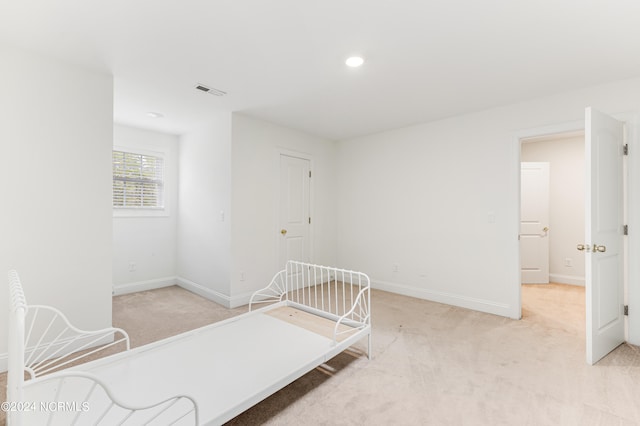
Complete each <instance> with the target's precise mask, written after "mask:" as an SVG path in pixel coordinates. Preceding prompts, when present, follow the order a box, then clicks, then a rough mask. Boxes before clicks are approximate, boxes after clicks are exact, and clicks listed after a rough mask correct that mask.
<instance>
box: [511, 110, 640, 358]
mask: <svg viewBox="0 0 640 426" xmlns="http://www.w3.org/2000/svg"><path fill="white" fill-rule="evenodd" d="M586 108H587V106H586V105H585V107H584V108H583V111H582V112H583V113H584V110H585V109H586ZM609 115H610V116H611V117H613V118H615V119H617V120H619V121H622V122H623V123H624V124H625V135H624V137H625V141H626V143H627V144H629V146H630V150H634V149H637V148H635V145H636V144H634V143H633V140H635V133H634V132H635V129H636V121H637V114H634V113H621V114H609ZM584 130H585V122H584V120H579V121H568V122H564V123H558V124H554V125H549V126H540V127H534V128H530V129H525V130H520V131H517V132H516V133H515V135H514V142H515V143H514V145H515V147H516V149H515V157H516V159H515V160H516V161H515V166H517V170H515V171H514V176H515V177H516V182H517V185H516V191H517V197H518V198H517V200H518V203H517V206H516V217H515V218H514V219H515V220H516V222H515V226H516V228H515V229H517V230H518V233H517V235H519V233H520V198H521V197H522V194H521V190H520V186H521V181H520V163H521V162H522V154H521V148H522V139H528V138H533V137H539V136H551V135H554V134H560V133H569V132H575V131H584ZM638 157H640V156H638ZM632 158H635V156H634V157H629V158H627V161H625V162H624V164H623V210H624V220H625V223H627V224H629V225H630V227H631V226H633V225H632V224H631V223H630V222H633V219H632V217H631V216H630V215H629V207H630V206H635V205H640V204H639V203H637V202H636V201H635V198H633V197H632V195H631V194H632V192H631V191H633V190H634V187H633V180H631V179H630V173H629V169H634V168H633V167H630V163H631V161H632ZM585 166H586V165H585ZM639 201H640V200H639ZM634 210H635V209H634ZM636 228H637V229H640V223H638V225H637V226H636ZM630 234H631V233H630ZM632 241H633V240H632V239H630V238H629V237H627V238H625V239H624V242H623V250H624V253H623V257H624V266H623V287H624V303H625V305H627V304H629V301H630V297H629V294H628V288H629V279H630V277H631V278H633V277H634V276H635V272H634V271H632V270H630V267H629V262H628V261H627V259H628V258H629V256H630V255H632V254H634V253H635V251H636V250H635V249H634V247H635V244H633V243H632ZM638 243H640V239H638ZM516 246H517V253H518V256H517V259H518V260H517V262H518V265H517V268H516V271H515V272H517V276H515V277H514V278H515V280H514V282H515V283H516V285H515V286H514V288H513V293H512V297H513V299H512V300H514V301H515V302H516V303H515V305H514V309H513V311H514V312H513V315H512V318H518V319H522V288H521V286H522V283H521V278H520V239H519V237H518V241H517V245H516ZM631 251H633V252H634V253H631ZM638 251H639V252H640V250H638ZM638 296H639V297H638V301H639V302H640V294H639V295H638ZM635 306H637V308H635V309H640V303H638V304H636V305H635ZM631 312H632V310H631V309H630V315H629V316H627V317H625V320H624V321H625V341H628V342H630V343H634V342H633V341H631V340H630V339H629V336H630V333H629V325H630V324H631V323H633V321H631V318H632V317H631ZM638 318H640V317H638ZM639 329H640V327H639ZM637 333H640V330H638V331H637V332H636V334H637ZM639 338H640V336H639ZM585 352H586V349H585Z"/></svg>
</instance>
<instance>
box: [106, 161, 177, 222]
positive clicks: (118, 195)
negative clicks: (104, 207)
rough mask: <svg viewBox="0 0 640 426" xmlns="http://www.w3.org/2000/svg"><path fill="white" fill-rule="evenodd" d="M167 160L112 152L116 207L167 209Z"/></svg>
mask: <svg viewBox="0 0 640 426" xmlns="http://www.w3.org/2000/svg"><path fill="white" fill-rule="evenodd" d="M163 163H164V159H163V158H162V157H160V156H154V155H147V154H139V153H135V152H126V151H116V150H114V151H113V207H114V208H133V209H158V208H163V207H164V181H163V173H162V171H163Z"/></svg>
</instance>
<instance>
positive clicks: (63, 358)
mask: <svg viewBox="0 0 640 426" xmlns="http://www.w3.org/2000/svg"><path fill="white" fill-rule="evenodd" d="M9 283H10V288H11V299H12V304H13V305H12V312H11V316H12V317H13V318H14V322H17V323H22V324H24V326H23V327H22V326H21V328H22V329H23V336H22V339H21V340H22V342H23V345H22V352H23V353H24V364H23V370H24V371H26V372H27V373H29V376H30V377H31V378H32V379H33V378H36V377H39V376H41V375H43V374H47V373H51V372H53V371H56V370H59V369H61V368H64V367H68V366H69V365H70V364H72V363H74V362H77V361H80V360H82V359H83V358H87V357H89V356H91V355H94V354H97V353H99V352H102V351H106V350H107V349H109V348H111V347H112V346H115V345H118V344H120V343H123V344H124V346H125V348H126V350H129V349H130V341H129V335H128V334H127V332H126V331H124V330H122V329H121V328H115V327H108V328H104V329H101V330H95V331H86V330H81V329H79V328H77V327H74V326H73V325H72V324H71V323H70V322H69V320H68V319H67V317H66V316H65V315H64V314H63V313H62V312H60V311H59V310H57V309H56V308H53V307H50V306H43V305H27V303H26V299H25V297H24V291H23V289H22V285H21V283H20V278H19V276H18V273H17V272H16V271H10V272H9ZM117 336H119V337H117ZM15 338H16V340H17V338H18V336H15ZM11 343H12V344H16V345H17V342H13V341H12V342H11Z"/></svg>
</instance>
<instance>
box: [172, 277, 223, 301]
mask: <svg viewBox="0 0 640 426" xmlns="http://www.w3.org/2000/svg"><path fill="white" fill-rule="evenodd" d="M176 281H177V284H178V285H179V286H180V287H182V288H184V289H185V290H188V291H190V292H192V293H195V294H197V295H198V296H202V297H204V298H205V299H209V300H211V301H213V302H216V303H218V304H220V305H222V306H224V307H225V308H231V307H232V306H231V304H232V300H231V298H230V297H229V296H227V295H226V294H222V293H220V292H217V291H215V290H212V289H210V288H207V287H204V286H202V285H200V284H198V283H195V282H193V281H189V280H188V279H186V278H182V277H176Z"/></svg>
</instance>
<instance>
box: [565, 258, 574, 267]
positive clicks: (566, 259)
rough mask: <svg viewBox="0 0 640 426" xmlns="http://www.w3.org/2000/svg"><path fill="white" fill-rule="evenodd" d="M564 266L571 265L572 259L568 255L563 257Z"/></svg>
mask: <svg viewBox="0 0 640 426" xmlns="http://www.w3.org/2000/svg"><path fill="white" fill-rule="evenodd" d="M564 266H566V267H567V268H571V267H573V259H571V258H570V257H567V258H565V259H564Z"/></svg>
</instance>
